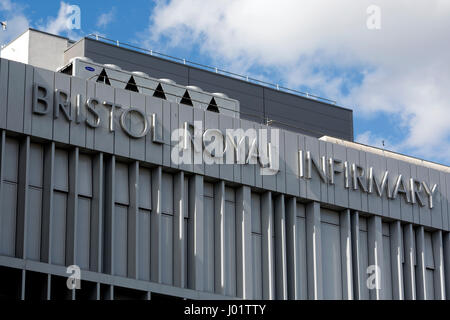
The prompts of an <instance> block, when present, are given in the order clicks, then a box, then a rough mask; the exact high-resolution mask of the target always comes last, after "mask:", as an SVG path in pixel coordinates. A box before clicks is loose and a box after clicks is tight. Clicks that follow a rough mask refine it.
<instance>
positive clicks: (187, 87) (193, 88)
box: [186, 86, 203, 92]
mask: <svg viewBox="0 0 450 320" xmlns="http://www.w3.org/2000/svg"><path fill="white" fill-rule="evenodd" d="M186 89H189V90H194V91H200V92H203V90H202V88H200V87H197V86H186Z"/></svg>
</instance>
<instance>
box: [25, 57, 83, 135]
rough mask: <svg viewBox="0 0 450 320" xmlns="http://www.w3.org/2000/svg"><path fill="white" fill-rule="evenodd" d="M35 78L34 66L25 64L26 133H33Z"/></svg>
mask: <svg viewBox="0 0 450 320" xmlns="http://www.w3.org/2000/svg"><path fill="white" fill-rule="evenodd" d="M33 78H34V68H33V67H32V66H31V65H25V93H24V107H23V133H25V134H31V118H32V108H33ZM83 83H84V81H83Z"/></svg>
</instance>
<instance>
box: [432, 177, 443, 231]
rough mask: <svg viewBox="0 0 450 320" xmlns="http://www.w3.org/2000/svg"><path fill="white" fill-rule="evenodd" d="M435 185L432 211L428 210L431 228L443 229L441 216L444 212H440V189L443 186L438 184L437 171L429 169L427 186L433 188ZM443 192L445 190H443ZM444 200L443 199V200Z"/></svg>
mask: <svg viewBox="0 0 450 320" xmlns="http://www.w3.org/2000/svg"><path fill="white" fill-rule="evenodd" d="M435 184H436V185H437V187H436V191H435V192H434V195H433V209H432V210H430V215H431V226H432V227H434V228H437V229H442V227H443V223H442V221H443V218H442V216H443V215H444V214H445V212H443V211H442V203H441V202H442V189H441V188H442V187H444V188H445V185H441V184H440V178H439V171H437V170H434V169H430V180H429V186H430V188H433V185H435ZM444 190H445V189H444ZM444 199H445V198H444Z"/></svg>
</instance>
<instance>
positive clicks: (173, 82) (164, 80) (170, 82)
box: [159, 78, 177, 84]
mask: <svg viewBox="0 0 450 320" xmlns="http://www.w3.org/2000/svg"><path fill="white" fill-rule="evenodd" d="M159 81H161V82H164V83H168V84H177V83H176V82H175V81H173V80H172V79H164V78H163V79H159Z"/></svg>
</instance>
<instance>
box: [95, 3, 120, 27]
mask: <svg viewBox="0 0 450 320" xmlns="http://www.w3.org/2000/svg"><path fill="white" fill-rule="evenodd" d="M115 14H116V8H115V7H112V8H111V10H110V11H109V12H105V13H102V14H101V15H100V16H99V17H98V20H97V27H98V28H105V27H106V26H107V25H108V24H110V23H111V21H112V20H113V19H114V16H115Z"/></svg>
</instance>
